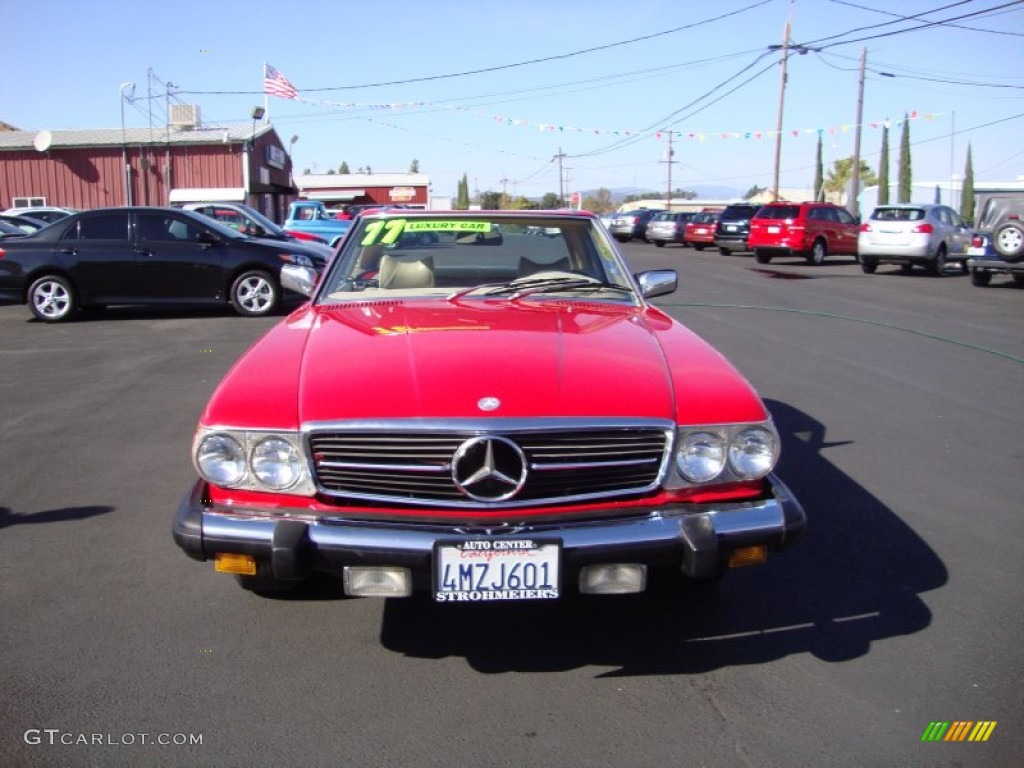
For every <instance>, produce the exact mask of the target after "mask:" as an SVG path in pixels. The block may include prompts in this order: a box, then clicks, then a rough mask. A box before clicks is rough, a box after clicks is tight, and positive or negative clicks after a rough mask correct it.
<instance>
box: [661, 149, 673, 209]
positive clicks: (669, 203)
mask: <svg viewBox="0 0 1024 768" xmlns="http://www.w3.org/2000/svg"><path fill="white" fill-rule="evenodd" d="M674 155H675V150H674V149H672V131H668V152H667V154H666V155H665V161H664V162H665V164H666V165H667V166H668V192H667V193H666V195H665V203H666V205H665V207H666V208H667V209H668V210H670V211H671V210H672V163H674V162H675V160H673V159H672V158H673V156H674Z"/></svg>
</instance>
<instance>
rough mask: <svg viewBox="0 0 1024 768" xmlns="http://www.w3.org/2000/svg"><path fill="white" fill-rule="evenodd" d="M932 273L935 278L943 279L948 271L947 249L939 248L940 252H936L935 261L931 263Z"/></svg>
mask: <svg viewBox="0 0 1024 768" xmlns="http://www.w3.org/2000/svg"><path fill="white" fill-rule="evenodd" d="M930 271H931V273H932V276H933V277H942V274H943V273H944V272H945V271H946V248H945V247H944V246H939V250H937V251H936V252H935V261H933V262H932V263H931V267H930Z"/></svg>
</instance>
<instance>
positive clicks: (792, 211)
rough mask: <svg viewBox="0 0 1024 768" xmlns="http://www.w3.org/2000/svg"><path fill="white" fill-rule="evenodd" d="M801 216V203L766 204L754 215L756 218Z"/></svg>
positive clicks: (774, 218)
mask: <svg viewBox="0 0 1024 768" xmlns="http://www.w3.org/2000/svg"><path fill="white" fill-rule="evenodd" d="M799 217H800V206H799V205H766V206H765V207H764V208H762V209H761V210H760V211H758V212H757V214H756V215H755V216H754V218H755V219H772V220H775V221H780V220H783V219H796V218H799Z"/></svg>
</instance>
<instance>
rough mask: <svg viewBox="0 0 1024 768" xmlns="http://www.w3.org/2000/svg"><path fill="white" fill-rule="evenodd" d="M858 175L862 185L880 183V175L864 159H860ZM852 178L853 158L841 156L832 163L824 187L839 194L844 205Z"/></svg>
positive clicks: (827, 190) (867, 185)
mask: <svg viewBox="0 0 1024 768" xmlns="http://www.w3.org/2000/svg"><path fill="white" fill-rule="evenodd" d="M858 176H859V177H860V181H861V184H862V186H865V187H870V186H872V185H873V184H877V183H878V177H877V176H875V173H874V171H872V170H871V168H870V166H868V164H867V163H866V162H864V161H863V160H861V161H860V173H859V174H858ZM851 179H853V158H852V157H844V158H841V159H839V160H836V161H835V162H834V163H832V167H831V168H829V171H828V178H826V179H825V183H824V185H823V189H824V190H825V191H826V192H831V193H833V194H838V195H839V203H840V205H844V204H845V203H846V199H845V197H844V195H845V194H846V188H847V187H848V186H849V184H850V180H851Z"/></svg>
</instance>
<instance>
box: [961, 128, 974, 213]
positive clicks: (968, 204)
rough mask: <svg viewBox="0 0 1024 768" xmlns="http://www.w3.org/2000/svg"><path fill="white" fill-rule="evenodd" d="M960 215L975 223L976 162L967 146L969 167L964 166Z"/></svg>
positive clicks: (969, 147) (969, 146)
mask: <svg viewBox="0 0 1024 768" xmlns="http://www.w3.org/2000/svg"><path fill="white" fill-rule="evenodd" d="M960 215H961V216H962V217H963V219H964V221H967V222H971V223H973V222H974V162H973V161H972V160H971V145H970V143H968V144H967V165H966V166H964V184H963V186H962V187H961V188H960Z"/></svg>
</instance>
